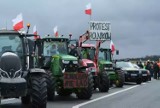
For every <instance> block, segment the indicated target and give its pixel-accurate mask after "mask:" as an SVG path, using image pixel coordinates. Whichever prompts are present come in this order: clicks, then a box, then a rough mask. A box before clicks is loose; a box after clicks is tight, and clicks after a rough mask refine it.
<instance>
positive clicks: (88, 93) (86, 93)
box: [76, 72, 94, 99]
mask: <svg viewBox="0 0 160 108" xmlns="http://www.w3.org/2000/svg"><path fill="white" fill-rule="evenodd" d="M93 85H94V83H93V76H92V74H91V73H90V72H89V74H88V87H87V88H82V89H81V90H80V91H79V92H77V93H76V95H77V97H78V98H79V99H90V98H91V97H92V94H93V89H94V88H93Z"/></svg>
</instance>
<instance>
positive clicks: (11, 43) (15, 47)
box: [0, 34, 23, 56]
mask: <svg viewBox="0 0 160 108" xmlns="http://www.w3.org/2000/svg"><path fill="white" fill-rule="evenodd" d="M0 43H1V44H0V55H2V54H3V53H4V52H13V53H16V54H17V55H18V56H22V55H23V54H22V53H23V47H22V41H21V39H20V37H19V35H17V34H3V35H0Z"/></svg>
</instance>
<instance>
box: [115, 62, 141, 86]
mask: <svg viewBox="0 0 160 108" xmlns="http://www.w3.org/2000/svg"><path fill="white" fill-rule="evenodd" d="M116 67H119V68H121V69H122V70H123V71H124V73H125V82H136V83H137V84H141V83H142V72H141V71H140V70H139V69H137V68H135V67H134V66H133V64H132V63H131V62H129V61H117V62H116Z"/></svg>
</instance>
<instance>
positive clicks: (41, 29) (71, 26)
mask: <svg viewBox="0 0 160 108" xmlns="http://www.w3.org/2000/svg"><path fill="white" fill-rule="evenodd" d="M88 3H91V5H92V11H93V15H92V20H97V21H109V22H111V27H112V40H113V43H114V44H115V46H116V48H117V49H119V51H120V55H119V57H118V58H126V57H143V56H146V55H159V54H160V6H159V4H160V0H1V1H0V28H4V27H6V22H7V28H8V29H12V19H14V18H15V17H16V16H17V15H18V14H19V13H22V14H23V19H24V23H25V24H27V23H28V22H29V23H31V26H32V27H31V32H32V28H33V26H34V25H35V24H36V25H37V29H38V33H39V34H40V35H41V36H44V35H46V34H53V28H54V26H56V25H57V26H58V30H59V33H60V34H63V35H67V36H68V34H69V33H72V34H73V37H75V38H76V37H79V35H81V34H83V33H84V32H85V31H86V30H87V29H88V27H89V25H88V22H89V16H88V15H86V14H85V13H84V10H85V6H86V5H87V4H88ZM103 46H104V44H103ZM105 46H109V42H108V43H107V42H106V45H105ZM116 57H117V56H116Z"/></svg>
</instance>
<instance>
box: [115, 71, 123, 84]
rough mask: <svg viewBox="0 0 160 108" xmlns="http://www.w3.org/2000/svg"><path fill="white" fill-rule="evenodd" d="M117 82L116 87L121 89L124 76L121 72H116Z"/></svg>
mask: <svg viewBox="0 0 160 108" xmlns="http://www.w3.org/2000/svg"><path fill="white" fill-rule="evenodd" d="M117 77H118V78H117V80H116V82H115V85H116V87H123V85H124V81H125V76H124V73H123V71H122V70H117Z"/></svg>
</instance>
